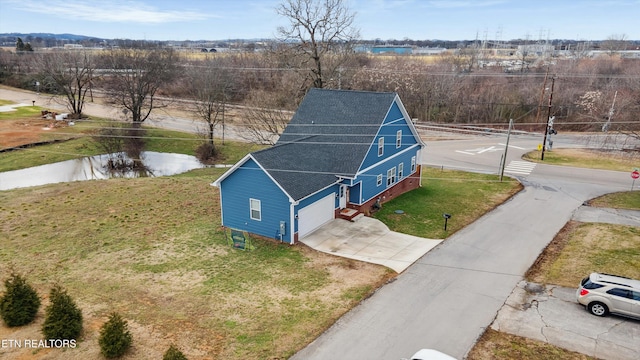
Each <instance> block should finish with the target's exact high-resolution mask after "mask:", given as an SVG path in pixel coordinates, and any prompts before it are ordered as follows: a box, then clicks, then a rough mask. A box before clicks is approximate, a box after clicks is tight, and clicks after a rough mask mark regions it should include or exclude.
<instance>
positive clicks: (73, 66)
mask: <svg viewBox="0 0 640 360" xmlns="http://www.w3.org/2000/svg"><path fill="white" fill-rule="evenodd" d="M39 68H40V72H41V74H42V77H43V79H42V83H43V84H42V86H43V88H48V89H50V91H51V90H53V91H55V92H56V93H59V94H62V95H64V97H65V100H66V105H67V108H68V109H69V111H71V112H72V113H73V117H74V118H78V119H79V118H81V117H82V109H83V108H84V104H85V99H86V96H87V92H89V91H90V90H91V84H92V81H93V78H94V73H95V65H94V62H93V58H92V56H91V54H90V53H88V52H85V51H77V50H73V51H64V50H63V51H54V52H52V53H47V54H43V55H42V57H41V59H40V63H39Z"/></svg>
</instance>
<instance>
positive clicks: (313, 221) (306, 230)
mask: <svg viewBox="0 0 640 360" xmlns="http://www.w3.org/2000/svg"><path fill="white" fill-rule="evenodd" d="M334 199H335V195H334V194H331V195H328V196H325V197H323V198H322V199H320V200H318V201H316V202H314V203H313V204H311V205H309V206H306V207H304V208H303V209H300V211H298V239H302V238H303V237H305V236H306V235H309V234H311V233H312V232H313V231H314V230H316V229H317V228H319V227H320V226H322V225H324V224H326V223H328V222H329V221H331V220H332V219H333V218H334V217H335V204H334V203H335V200H334Z"/></svg>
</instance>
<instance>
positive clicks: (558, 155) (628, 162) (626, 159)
mask: <svg viewBox="0 0 640 360" xmlns="http://www.w3.org/2000/svg"><path fill="white" fill-rule="evenodd" d="M522 158H523V159H525V160H529V161H533V162H540V163H545V164H551V165H563V166H575V167H582V168H588V169H601V170H615V171H629V172H631V171H633V169H635V168H640V158H639V157H638V155H637V154H634V153H628V152H613V151H601V150H596V149H554V150H553V151H546V152H545V153H544V161H542V160H540V151H532V152H529V153H527V154H525V155H524V156H523V157H522Z"/></svg>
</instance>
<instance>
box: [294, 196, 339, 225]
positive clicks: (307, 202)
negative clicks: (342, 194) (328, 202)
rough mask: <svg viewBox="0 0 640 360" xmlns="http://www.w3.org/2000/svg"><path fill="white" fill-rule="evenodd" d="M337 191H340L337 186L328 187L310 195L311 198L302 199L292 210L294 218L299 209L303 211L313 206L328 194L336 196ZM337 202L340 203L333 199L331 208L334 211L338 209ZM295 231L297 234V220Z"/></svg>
mask: <svg viewBox="0 0 640 360" xmlns="http://www.w3.org/2000/svg"><path fill="white" fill-rule="evenodd" d="M339 189H340V186H339V185H333V186H330V187H328V188H326V189H324V190H321V191H318V192H317V193H315V194H313V195H311V196H309V197H307V198H304V199H302V200H300V203H299V204H298V205H296V207H295V209H294V211H295V215H296V216H297V215H298V211H300V209H303V208H305V207H306V206H309V205H311V204H313V203H314V202H316V201H318V200H320V199H322V198H323V197H325V196H327V195H329V194H334V195H335V194H337V193H338V191H339ZM339 202H340V200H339V199H338V198H337V197H335V201H334V203H333V208H334V209H337V208H338V206H339ZM295 231H296V232H298V221H297V220H296V230H295Z"/></svg>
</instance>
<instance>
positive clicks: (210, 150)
mask: <svg viewBox="0 0 640 360" xmlns="http://www.w3.org/2000/svg"><path fill="white" fill-rule="evenodd" d="M189 75H190V76H189V78H190V80H191V81H190V82H189V84H188V86H189V88H190V89H189V92H190V93H191V96H192V97H193V99H194V100H195V103H194V107H195V111H196V113H197V114H198V117H200V118H201V119H202V120H204V122H205V124H206V130H205V133H206V135H205V136H206V139H207V143H208V146H207V147H206V149H205V153H204V154H201V155H203V157H204V158H207V159H208V158H210V157H212V156H215V155H216V150H215V145H214V142H213V138H214V130H215V128H216V126H218V125H219V124H220V123H221V122H222V124H223V126H224V116H225V110H226V105H227V103H228V101H229V98H230V97H231V93H232V91H233V83H232V76H231V74H230V73H229V70H228V69H226V68H222V67H217V65H216V63H215V62H214V61H208V62H207V63H205V65H204V66H198V67H193V68H192V69H191V71H190V74H189ZM223 141H224V134H223ZM201 160H203V159H201Z"/></svg>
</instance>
